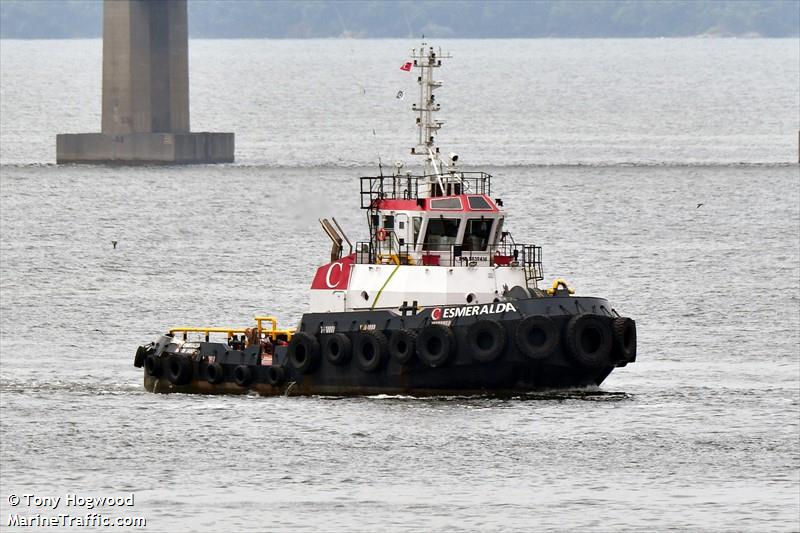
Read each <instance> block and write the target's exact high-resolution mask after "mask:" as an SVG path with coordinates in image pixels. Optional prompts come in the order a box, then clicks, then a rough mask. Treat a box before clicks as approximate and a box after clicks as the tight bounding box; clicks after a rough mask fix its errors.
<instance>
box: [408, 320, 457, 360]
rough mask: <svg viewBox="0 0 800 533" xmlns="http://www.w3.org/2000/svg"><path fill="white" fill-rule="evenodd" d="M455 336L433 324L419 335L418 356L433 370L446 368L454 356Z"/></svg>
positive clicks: (440, 326)
mask: <svg viewBox="0 0 800 533" xmlns="http://www.w3.org/2000/svg"><path fill="white" fill-rule="evenodd" d="M454 347H455V336H454V335H453V331H452V330H451V329H450V328H448V327H447V326H443V325H441V324H432V325H430V326H427V327H426V328H425V329H423V330H422V331H420V332H419V334H418V335H417V355H418V356H419V358H420V360H421V361H423V362H424V363H425V364H427V365H428V366H430V367H432V368H436V367H441V366H445V365H446V364H447V363H448V362H449V361H450V358H451V357H452V355H453V348H454Z"/></svg>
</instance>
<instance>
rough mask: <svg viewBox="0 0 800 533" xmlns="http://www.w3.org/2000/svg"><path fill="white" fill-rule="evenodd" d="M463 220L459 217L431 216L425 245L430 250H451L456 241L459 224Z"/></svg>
mask: <svg viewBox="0 0 800 533" xmlns="http://www.w3.org/2000/svg"><path fill="white" fill-rule="evenodd" d="M459 222H461V221H460V220H459V219H457V218H431V219H429V220H428V229H427V231H426V232H425V245H426V247H427V249H428V250H439V251H446V252H447V251H450V247H451V246H452V245H454V244H457V243H456V237H458V226H459Z"/></svg>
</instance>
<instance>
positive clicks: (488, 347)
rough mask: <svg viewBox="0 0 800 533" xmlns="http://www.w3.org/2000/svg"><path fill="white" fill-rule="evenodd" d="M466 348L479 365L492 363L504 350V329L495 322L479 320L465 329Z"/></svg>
mask: <svg viewBox="0 0 800 533" xmlns="http://www.w3.org/2000/svg"><path fill="white" fill-rule="evenodd" d="M467 346H468V347H469V353H470V355H472V358H473V359H474V360H476V361H478V362H480V363H489V362H491V361H494V360H495V359H497V358H498V357H500V354H502V353H503V350H505V348H506V329H505V328H504V327H503V325H502V324H500V322H498V321H496V320H480V321H478V322H475V323H474V324H472V325H471V326H470V327H469V328H468V329H467Z"/></svg>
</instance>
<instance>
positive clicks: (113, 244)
mask: <svg viewBox="0 0 800 533" xmlns="http://www.w3.org/2000/svg"><path fill="white" fill-rule="evenodd" d="M698 207H700V206H698ZM111 245H112V246H113V247H114V249H115V250H116V249H117V241H111Z"/></svg>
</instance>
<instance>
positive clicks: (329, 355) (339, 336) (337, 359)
mask: <svg viewBox="0 0 800 533" xmlns="http://www.w3.org/2000/svg"><path fill="white" fill-rule="evenodd" d="M321 345H322V354H323V355H324V356H325V359H327V360H328V361H329V362H330V363H331V364H332V365H336V366H341V365H345V364H347V362H348V361H349V360H350V354H351V353H352V350H353V343H352V342H350V339H349V338H348V337H347V335H345V334H344V333H334V334H332V335H326V336H325V337H323V338H322V343H321Z"/></svg>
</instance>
